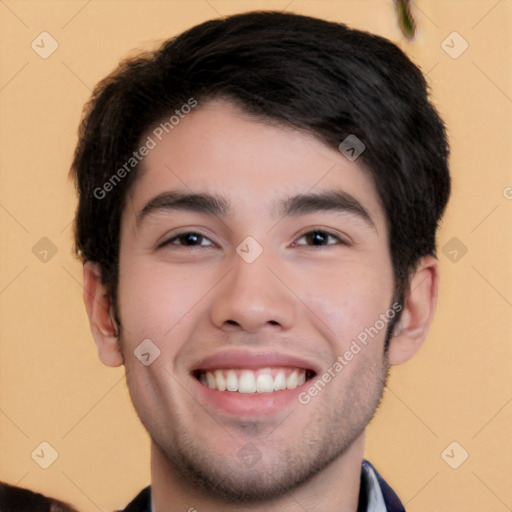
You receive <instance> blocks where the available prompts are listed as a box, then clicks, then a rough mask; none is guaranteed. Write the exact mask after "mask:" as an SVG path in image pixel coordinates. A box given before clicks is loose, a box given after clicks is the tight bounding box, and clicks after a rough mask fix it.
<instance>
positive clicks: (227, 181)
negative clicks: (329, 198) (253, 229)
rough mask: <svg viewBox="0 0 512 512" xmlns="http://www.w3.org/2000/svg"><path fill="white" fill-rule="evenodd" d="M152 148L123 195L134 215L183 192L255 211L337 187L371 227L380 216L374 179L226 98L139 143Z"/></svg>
mask: <svg viewBox="0 0 512 512" xmlns="http://www.w3.org/2000/svg"><path fill="white" fill-rule="evenodd" d="M148 137H149V138H150V139H151V140H152V143H151V144H150V145H151V146H153V147H152V149H151V150H150V151H149V152H148V154H147V156H145V157H144V159H143V160H142V162H141V164H140V170H139V175H138V177H137V180H136V181H135V183H134V186H133V188H132V190H131V191H130V198H131V201H130V203H131V205H132V207H133V210H134V213H135V214H137V213H138V212H140V211H142V209H143V208H144V206H145V204H147V202H148V201H150V200H151V199H152V198H154V197H156V196H157V195H159V194H161V193H162V192H167V191H172V190H177V189H179V190H181V191H183V190H188V191H189V192H191V193H211V194H214V195H216V196H218V197H225V198H226V199H228V202H229V204H230V205H233V206H234V207H235V208H236V205H238V206H240V207H248V206H249V205H250V206H251V207H254V206H255V205H258V210H257V211H258V214H260V215H262V214H263V212H266V213H268V214H269V215H272V214H275V213H276V211H275V206H276V204H277V203H278V202H280V201H281V202H282V201H283V200H285V199H286V197H291V196H293V195H295V194H305V193H322V192H325V191H330V190H342V191H344V192H346V193H347V194H350V195H351V196H353V197H354V198H356V199H357V200H358V201H360V202H361V203H363V204H364V206H365V208H366V209H368V211H369V212H370V213H371V216H372V218H373V219H374V220H375V219H376V220H377V222H379V221H380V222H382V223H385V216H384V212H383V209H382V206H381V202H380V200H379V197H378V194H377V191H376V189H375V186H374V182H373V179H372V178H371V176H370V173H369V172H368V170H367V169H365V167H364V166H363V165H362V163H360V161H359V162H358V161H350V160H348V159H347V158H346V157H345V156H344V155H343V154H341V153H340V152H339V151H336V150H335V149H333V148H330V147H328V146H326V145H325V144H324V143H322V142H320V141H319V140H318V139H316V138H315V137H314V136H312V135H310V134H307V133H305V132H302V131H299V130H296V129H292V128H288V127H284V126H282V125H276V124H271V123H269V122H263V121H260V120H255V119H253V118H251V117H250V116H248V115H247V114H245V113H244V112H242V111H241V110H240V109H239V108H238V107H236V106H234V105H233V104H231V103H229V102H226V101H211V102H208V103H206V104H205V105H203V106H201V107H197V108H196V109H195V110H193V111H192V112H191V113H189V114H187V115H186V116H183V117H182V118H181V119H180V120H179V122H178V123H175V124H173V125H172V128H169V127H168V133H166V132H165V131H164V132H163V133H162V130H161V129H160V130H156V131H155V127H152V128H151V129H150V130H149V131H148V132H147V133H146V134H145V135H144V137H143V138H142V139H141V140H142V143H144V141H147V140H148Z"/></svg>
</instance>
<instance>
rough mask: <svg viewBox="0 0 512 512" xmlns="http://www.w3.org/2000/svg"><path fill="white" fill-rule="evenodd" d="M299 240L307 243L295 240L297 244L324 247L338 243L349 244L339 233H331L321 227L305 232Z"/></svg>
mask: <svg viewBox="0 0 512 512" xmlns="http://www.w3.org/2000/svg"><path fill="white" fill-rule="evenodd" d="M298 240H299V241H300V240H305V243H300V242H299V241H297V242H295V245H308V246H314V247H322V246H327V245H337V244H342V245H348V244H347V242H345V241H344V240H342V239H341V238H340V237H338V236H337V235H334V234H332V233H329V232H328V231H323V230H321V229H315V230H312V231H308V232H307V233H304V234H303V235H302V236H301V237H300V238H299V239H298Z"/></svg>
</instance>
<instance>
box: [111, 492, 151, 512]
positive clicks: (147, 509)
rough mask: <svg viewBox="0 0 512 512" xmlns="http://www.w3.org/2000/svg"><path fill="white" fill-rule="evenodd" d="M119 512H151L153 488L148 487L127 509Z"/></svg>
mask: <svg viewBox="0 0 512 512" xmlns="http://www.w3.org/2000/svg"><path fill="white" fill-rule="evenodd" d="M118 512H151V487H146V488H145V489H143V490H142V491H141V492H140V493H139V494H137V496H136V497H135V498H134V499H133V501H131V502H130V503H129V504H128V505H127V506H126V508H124V509H123V510H119V511H118Z"/></svg>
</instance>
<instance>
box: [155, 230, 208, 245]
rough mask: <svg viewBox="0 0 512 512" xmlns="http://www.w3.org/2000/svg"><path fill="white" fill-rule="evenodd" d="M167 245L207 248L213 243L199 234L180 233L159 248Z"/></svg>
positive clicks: (190, 232)
mask: <svg viewBox="0 0 512 512" xmlns="http://www.w3.org/2000/svg"><path fill="white" fill-rule="evenodd" d="M169 245H181V246H184V247H205V246H206V247H209V246H212V245H213V243H212V242H211V240H210V239H209V238H207V237H205V236H203V235H201V234H200V233H196V232H194V231H187V232H185V233H180V234H178V235H175V236H173V237H172V238H170V239H169V240H167V241H165V242H163V243H162V244H161V245H160V247H164V246H169Z"/></svg>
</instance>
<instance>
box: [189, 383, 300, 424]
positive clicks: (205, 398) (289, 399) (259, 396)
mask: <svg viewBox="0 0 512 512" xmlns="http://www.w3.org/2000/svg"><path fill="white" fill-rule="evenodd" d="M192 380H193V381H194V383H195V385H196V387H197V390H198V393H199V395H200V396H201V398H202V400H201V402H203V403H204V404H205V405H206V407H208V406H209V405H210V406H211V405H213V406H214V407H216V408H217V409H221V410H222V411H224V412H226V413H228V414H231V415H234V416H244V417H249V416H263V415H266V414H274V413H276V412H278V411H282V410H283V408H284V407H286V406H288V405H290V404H291V403H293V402H294V401H295V402H297V401H298V398H297V397H298V396H299V394H300V393H301V391H302V390H303V388H304V387H305V386H306V385H307V384H308V382H307V381H306V382H305V383H304V384H302V385H301V386H298V387H297V388H295V389H283V390H281V391H273V392H271V393H239V392H238V391H217V390H216V389H210V388H208V387H206V386H204V385H203V384H201V383H200V382H199V381H198V380H197V379H196V378H194V377H192Z"/></svg>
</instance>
